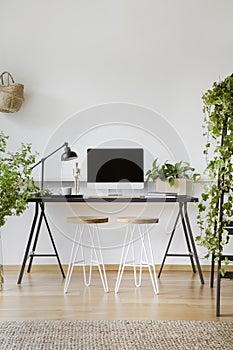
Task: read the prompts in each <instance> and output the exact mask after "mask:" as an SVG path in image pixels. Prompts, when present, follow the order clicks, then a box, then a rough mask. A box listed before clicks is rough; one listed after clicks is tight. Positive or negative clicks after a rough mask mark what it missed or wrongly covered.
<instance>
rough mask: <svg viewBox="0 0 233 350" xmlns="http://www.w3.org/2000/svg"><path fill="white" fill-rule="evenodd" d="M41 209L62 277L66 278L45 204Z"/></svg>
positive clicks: (41, 205) (41, 204)
mask: <svg viewBox="0 0 233 350" xmlns="http://www.w3.org/2000/svg"><path fill="white" fill-rule="evenodd" d="M40 207H41V212H42V215H43V218H44V220H45V224H46V227H47V230H48V233H49V237H50V239H51V242H52V245H53V249H54V251H55V256H56V257H57V261H58V264H59V267H60V270H61V274H62V277H63V278H66V275H65V273H64V270H63V268H62V264H61V261H60V258H59V255H58V252H57V248H56V245H55V243H54V240H53V236H52V233H51V230H50V227H49V224H48V221H47V218H46V215H45V212H44V204H43V203H40Z"/></svg>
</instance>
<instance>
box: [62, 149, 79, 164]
mask: <svg viewBox="0 0 233 350" xmlns="http://www.w3.org/2000/svg"><path fill="white" fill-rule="evenodd" d="M75 158H78V156H77V153H76V152H74V151H71V149H70V147H68V146H66V148H65V152H64V153H62V155H61V160H62V161H63V162H64V161H65V162H66V161H68V160H72V159H75Z"/></svg>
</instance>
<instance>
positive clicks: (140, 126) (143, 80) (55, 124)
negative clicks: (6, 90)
mask: <svg viewBox="0 0 233 350" xmlns="http://www.w3.org/2000/svg"><path fill="white" fill-rule="evenodd" d="M232 11H233V2H232V1H231V0H225V1H223V2H220V1H217V0H204V1H203V0H197V1H195V2H194V1H191V0H176V1H174V0H164V1H162V0H161V1H159V0H153V1H152V0H151V1H135V0H134V1H125V0H119V1H112V0H106V1H103V0H100V1H89V0H83V1H78V0H56V1H55V0H50V1H46V0H40V1H35V0H11V1H7V0H5V1H4V0H2V1H1V2H0V13H1V25H2V28H4V34H3V35H1V37H0V48H1V51H0V68H1V71H4V70H8V71H10V72H11V73H12V74H13V76H14V77H15V80H16V81H18V82H21V83H23V84H24V85H25V102H24V104H23V106H22V109H21V110H20V112H18V113H16V114H13V115H7V114H1V115H0V125H1V129H2V130H3V131H4V132H5V133H6V134H8V135H9V136H10V143H9V145H10V147H11V148H12V149H14V148H16V147H17V146H18V145H19V143H20V142H21V141H24V142H32V144H33V148H34V149H35V150H37V151H38V152H40V155H41V156H42V155H43V154H47V153H48V152H49V151H50V150H53V149H54V148H56V147H58V146H59V145H60V144H61V143H63V142H64V141H70V142H71V144H72V145H73V146H74V147H75V148H76V149H77V151H78V153H79V156H80V165H81V171H82V177H83V179H85V147H86V146H87V147H88V146H96V145H100V144H101V145H102V144H104V145H109V144H111V145H113V144H115V145H118V144H121V145H124V144H126V145H128V144H134V145H136V144H140V145H141V146H143V147H144V148H145V149H146V154H147V158H146V159H147V160H146V166H147V167H149V165H150V163H151V160H152V159H153V158H154V157H157V156H158V157H159V159H161V161H163V160H166V159H168V158H169V159H170V160H181V159H183V160H189V161H190V162H191V164H192V165H193V166H194V167H196V169H197V170H198V171H200V172H202V171H203V169H204V157H203V155H202V149H203V145H204V143H205V139H204V138H203V137H202V127H201V125H202V120H203V116H202V103H201V96H202V94H203V92H204V91H206V89H208V88H209V87H211V85H212V83H213V81H216V80H218V79H219V78H225V76H227V75H229V74H231V73H232V59H233V37H232V33H233V22H232ZM119 135H120V136H119ZM182 146H183V147H182ZM58 157H59V155H57V156H54V158H53V159H52V158H51V162H50V160H49V161H48V164H47V167H46V176H47V178H48V179H58V180H61V179H62V178H63V177H64V178H66V179H69V178H70V179H71V178H72V176H71V174H72V165H69V166H67V167H66V168H64V167H63V166H61V165H58V164H59V162H58ZM184 157H186V159H184ZM35 174H36V176H37V175H38V174H37V172H35ZM195 191H196V194H198V193H199V192H200V188H199V187H197V188H196V189H195ZM190 209H191V215H192V219H193V221H192V225H193V227H194V229H195V232H198V228H197V226H196V222H195V215H196V208H194V207H193V206H192V207H191V208H190ZM72 210H75V209H72ZM97 210H98V211H99V210H100V209H99V208H97ZM101 210H102V209H101ZM118 210H119V209H116V212H118ZM120 210H121V209H120ZM127 210H129V211H130V210H133V209H129V208H128V209H127ZM148 210H149V213H150V210H151V209H150V208H149V209H148ZM161 210H162V212H163V215H161ZM48 211H49V216H50V220H51V224H52V225H53V224H54V225H56V226H57V227H54V230H55V237H56V241H57V244H58V248H59V250H60V251H61V254H62V259H63V261H66V260H67V256H68V252H69V249H70V242H69V240H67V239H66V238H64V235H63V234H59V232H60V231H61V232H63V233H64V232H67V230H70V226H69V229H68V228H66V227H65V226H64V225H65V224H64V223H63V222H64V217H65V216H66V214H67V212H69V211H70V209H68V208H65V207H64V206H63V207H62V205H50V206H49V208H48ZM156 213H157V214H158V215H160V216H161V222H160V224H159V226H158V232H159V233H158V237H157V236H156V239H155V238H154V241H156V247H157V248H155V249H157V255H158V257H157V260H158V261H160V260H161V256H162V251H163V250H164V248H165V244H166V241H167V239H168V237H169V236H168V235H167V234H166V233H164V232H169V230H170V227H169V225H170V220H171V221H172V218H173V217H174V215H175V214H174V213H173V209H172V207H170V206H169V205H168V206H167V207H166V209H165V208H162V209H161V208H157V209H156ZM164 213H165V214H166V215H164ZM32 214H33V208H30V209H29V210H28V211H27V212H26V213H25V214H24V215H23V216H21V217H20V218H10V219H9V220H8V223H7V225H6V226H5V227H4V228H3V229H2V231H3V244H4V261H5V263H6V264H17V263H20V261H21V259H22V254H23V249H24V247H25V242H26V239H27V234H28V230H29V227H30V224H31V220H32ZM62 215H63V216H62ZM167 215H168V217H169V220H168V221H167V219H166V216H167ZM162 217H163V218H162ZM58 223H59V224H58ZM111 225H112V224H111ZM114 227H115V226H114ZM16 231H17V232H16ZM120 234H121V233H120ZM113 236H114V235H113ZM115 239H116V238H114V237H111V238H109V236H108V235H106V234H105V237H104V244H105V246H108V247H110V248H111V249H109V250H106V260H107V262H115V261H117V260H118V251H117V249H116V248H114V247H115V244H118V242H115ZM180 244H181V243H180V237H179V234H178V237H177V239H176V242H175V249H176V250H177V251H178V250H179V249H182V248H183V246H182V245H181V247H180V246H179V245H180ZM40 245H41V247H42V248H43V250H45V249H46V246H47V238H46V235H45V236H44V237H42V238H41V241H40ZM201 254H202V253H201ZM44 261H45V259H44V260H43V262H44ZM49 261H50V262H51V260H49ZM170 261H171V260H170ZM182 262H184V260H182Z"/></svg>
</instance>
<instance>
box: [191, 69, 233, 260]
mask: <svg viewBox="0 0 233 350" xmlns="http://www.w3.org/2000/svg"><path fill="white" fill-rule="evenodd" d="M202 100H203V104H204V106H203V112H204V128H205V132H204V136H205V137H206V138H207V143H206V145H205V149H204V151H203V153H204V155H205V157H206V163H207V164H206V170H205V171H206V173H207V174H208V176H209V179H210V181H211V182H210V183H209V184H207V185H206V186H205V187H204V191H203V193H202V195H201V202H200V203H199V205H198V217H197V219H198V223H199V225H200V228H201V235H199V236H198V237H197V238H196V239H197V242H198V244H199V245H201V246H204V247H205V248H207V251H208V252H207V254H206V257H209V255H210V254H211V255H212V254H213V255H214V256H215V257H216V259H215V260H218V259H219V255H221V254H222V251H223V248H224V245H225V244H227V243H228V232H227V230H226V226H227V224H228V223H229V220H230V218H231V219H232V216H233V190H232V189H233V185H232V184H233V158H232V157H233V75H231V76H229V77H227V78H225V79H224V80H223V81H220V82H215V83H214V84H213V86H212V89H209V90H207V92H206V93H204V94H203V96H202ZM226 192H227V193H228V195H226ZM220 207H221V212H220ZM225 264H226V265H227V264H228V260H227V259H226V260H225Z"/></svg>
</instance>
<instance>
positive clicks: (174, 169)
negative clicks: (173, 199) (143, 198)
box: [146, 158, 200, 195]
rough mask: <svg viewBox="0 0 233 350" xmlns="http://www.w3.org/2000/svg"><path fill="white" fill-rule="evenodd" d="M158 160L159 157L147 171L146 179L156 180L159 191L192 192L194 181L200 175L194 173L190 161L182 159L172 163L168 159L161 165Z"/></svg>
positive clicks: (185, 193) (182, 193)
mask: <svg viewBox="0 0 233 350" xmlns="http://www.w3.org/2000/svg"><path fill="white" fill-rule="evenodd" d="M157 161H158V158H156V159H155V161H154V162H153V163H152V169H151V170H148V171H147V173H146V175H147V179H146V181H148V180H149V179H152V180H153V181H156V190H157V192H172V193H177V194H179V195H191V194H192V182H193V181H197V179H198V178H199V176H200V175H199V174H196V173H194V171H195V169H194V168H193V167H191V166H190V164H189V163H188V162H183V161H180V162H177V163H175V164H172V163H169V162H168V161H166V162H165V163H164V164H162V165H161V166H160V167H159V165H158V164H157Z"/></svg>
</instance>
